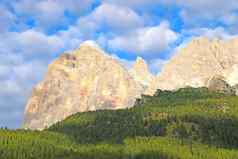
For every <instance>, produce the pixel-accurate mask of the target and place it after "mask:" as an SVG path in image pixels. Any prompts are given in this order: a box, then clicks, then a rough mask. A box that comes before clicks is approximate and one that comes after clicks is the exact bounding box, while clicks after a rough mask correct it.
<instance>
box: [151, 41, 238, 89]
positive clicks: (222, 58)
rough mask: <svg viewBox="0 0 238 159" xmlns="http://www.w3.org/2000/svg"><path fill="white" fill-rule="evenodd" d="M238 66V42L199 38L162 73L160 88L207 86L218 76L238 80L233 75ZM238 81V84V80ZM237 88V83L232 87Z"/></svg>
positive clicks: (159, 81) (183, 50) (158, 84)
mask: <svg viewBox="0 0 238 159" xmlns="http://www.w3.org/2000/svg"><path fill="white" fill-rule="evenodd" d="M236 64H238V39H232V40H228V41H221V40H209V39H207V38H202V37H201V38H197V39H194V40H192V41H191V42H190V43H189V44H188V45H187V46H186V47H185V48H182V49H180V50H179V51H178V53H177V54H176V55H175V56H174V57H173V58H172V59H171V60H170V62H169V63H168V64H166V65H165V67H164V68H163V69H162V71H161V73H160V74H159V76H158V79H157V84H156V85H157V86H156V87H157V88H159V89H162V90H175V89H178V88H183V87H186V86H192V87H203V86H207V85H206V84H207V82H208V80H209V79H211V78H212V77H214V76H216V75H220V76H223V77H225V79H226V78H227V77H229V80H226V81H227V82H228V83H229V81H234V80H236V79H235V77H236V74H237V73H233V74H232V75H230V73H231V72H234V71H231V70H230V69H232V68H233V67H234V65H236ZM237 77H238V76H237ZM237 81H238V80H237ZM229 84H230V85H234V83H233V84H232V83H229Z"/></svg>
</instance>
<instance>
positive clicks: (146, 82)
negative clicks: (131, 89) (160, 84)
mask: <svg viewBox="0 0 238 159" xmlns="http://www.w3.org/2000/svg"><path fill="white" fill-rule="evenodd" d="M129 73H130V74H131V76H132V77H133V78H134V79H135V81H136V82H137V84H138V85H140V86H141V87H142V88H143V94H147V95H153V92H152V93H151V92H150V90H149V88H150V86H151V84H152V83H153V82H154V81H155V76H154V75H152V74H151V73H150V71H149V67H148V65H147V63H146V62H145V61H144V59H143V58H141V57H137V59H136V61H135V63H134V65H133V67H132V68H131V70H130V71H129Z"/></svg>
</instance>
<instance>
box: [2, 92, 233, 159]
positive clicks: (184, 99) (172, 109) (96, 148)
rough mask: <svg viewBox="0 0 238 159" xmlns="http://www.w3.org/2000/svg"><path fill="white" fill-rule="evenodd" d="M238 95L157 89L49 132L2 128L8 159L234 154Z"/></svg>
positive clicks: (177, 158) (218, 157) (200, 158)
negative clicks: (133, 102)
mask: <svg viewBox="0 0 238 159" xmlns="http://www.w3.org/2000/svg"><path fill="white" fill-rule="evenodd" d="M237 112H238V97H237V96H230V95H225V94H221V93H215V92H210V91H208V89H207V88H196V89H195V88H183V89H179V90H178V91H176V92H171V91H161V90H158V91H157V92H156V94H155V95H154V96H153V97H151V96H143V98H142V99H141V100H137V102H136V105H135V107H133V108H130V109H124V110H100V111H96V112H85V113H78V114H75V115H73V116H70V117H68V118H67V119H66V120H64V121H62V122H58V123H56V124H55V125H53V126H51V127H50V128H49V129H47V130H44V131H41V132H40V131H30V130H29V131H28V130H16V131H11V130H6V129H1V130H0V158H4V159H28V158H31V159H38V158H39V159H42V158H47V159H60V158H64V159H65V158H66V159H79V158H82V159H87V158H88V159H93V158H95V159H107V158H108V159H111V158H113V159H117V158H118V159H119V158H120V159H121V158H123V159H135V158H142V159H150V158H161V159H235V158H237V156H238V151H237V148H238V142H237V141H238V121H237V120H238V113H237Z"/></svg>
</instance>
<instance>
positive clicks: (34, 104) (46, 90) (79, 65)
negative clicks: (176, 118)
mask: <svg viewBox="0 0 238 159" xmlns="http://www.w3.org/2000/svg"><path fill="white" fill-rule="evenodd" d="M141 91H142V88H141V86H138V85H137V83H136V82H135V80H134V79H133V78H132V76H131V75H130V74H129V73H128V71H127V70H126V69H125V68H124V67H123V66H121V65H120V64H119V63H118V62H117V61H115V60H114V59H113V58H111V57H110V56H108V55H107V54H106V53H104V52H103V51H102V50H101V49H100V48H99V47H98V46H96V45H95V44H94V43H92V42H86V43H84V44H82V45H81V46H80V48H79V49H77V50H75V51H73V52H71V53H65V54H63V55H61V56H60V57H59V58H58V59H56V60H55V61H54V62H53V63H52V64H50V65H49V68H48V72H47V74H46V76H45V78H44V80H43V81H42V82H40V83H39V84H38V85H37V86H36V87H35V88H34V90H33V92H32V97H31V98H30V99H29V101H28V104H27V106H26V110H25V119H24V128H29V129H43V128H46V127H48V126H50V125H52V124H53V123H56V122H57V121H60V120H63V119H65V118H66V117H68V116H69V115H72V114H74V113H77V112H85V111H94V110H100V109H123V108H128V107H132V106H133V104H134V102H135V99H136V98H138V97H140V94H141V93H142V92H141Z"/></svg>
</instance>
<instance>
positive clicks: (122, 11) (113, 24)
mask: <svg viewBox="0 0 238 159" xmlns="http://www.w3.org/2000/svg"><path fill="white" fill-rule="evenodd" d="M142 25H143V20H142V18H141V17H140V16H139V15H138V14H137V13H136V12H134V11H133V10H131V9H130V8H128V7H122V6H116V5H113V4H106V3H104V4H102V5H100V6H99V7H97V8H96V9H95V10H94V11H93V12H92V13H91V14H89V15H88V16H85V17H83V18H80V19H79V21H78V26H79V27H80V29H81V30H83V31H85V32H89V31H91V32H92V31H97V30H99V29H102V28H103V29H107V31H108V30H110V31H128V30H131V29H134V28H137V27H139V26H142Z"/></svg>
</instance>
